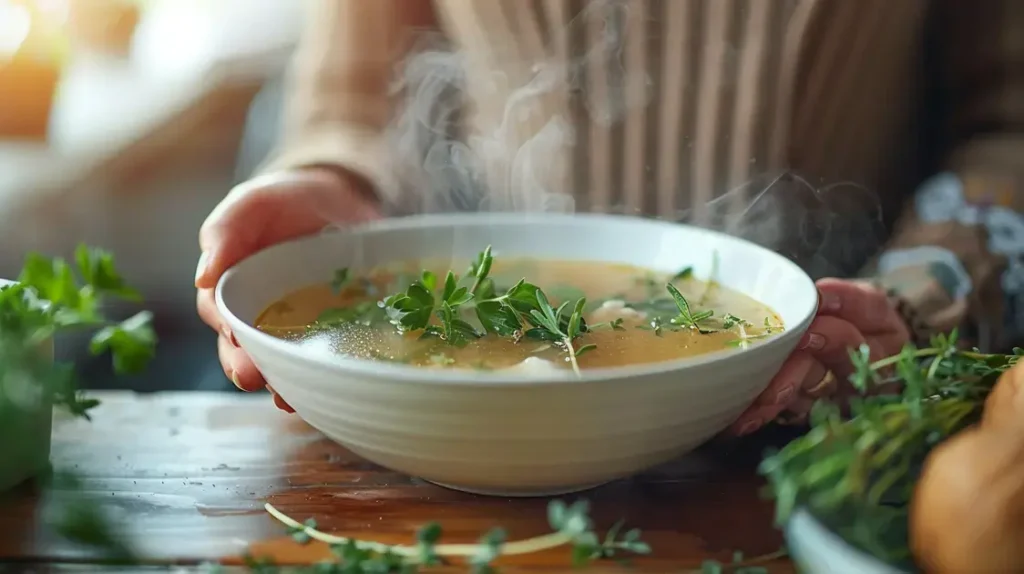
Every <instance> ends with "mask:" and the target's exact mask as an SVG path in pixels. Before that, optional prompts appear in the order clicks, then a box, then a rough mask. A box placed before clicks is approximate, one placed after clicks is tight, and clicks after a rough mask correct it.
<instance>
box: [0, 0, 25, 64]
mask: <svg viewBox="0 0 1024 574" xmlns="http://www.w3.org/2000/svg"><path fill="white" fill-rule="evenodd" d="M31 27H32V15H31V14H30V13H29V11H28V8H26V7H24V6H18V5H15V4H13V3H11V2H9V1H8V0H0V54H13V53H15V52H17V51H18V48H20V47H21V45H22V43H24V42H25V39H26V38H28V33H29V29H30V28H31Z"/></svg>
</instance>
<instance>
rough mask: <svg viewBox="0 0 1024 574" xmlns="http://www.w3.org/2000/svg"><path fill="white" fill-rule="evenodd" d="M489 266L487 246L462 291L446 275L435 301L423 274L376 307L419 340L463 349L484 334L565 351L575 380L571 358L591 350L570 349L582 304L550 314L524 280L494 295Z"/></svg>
mask: <svg viewBox="0 0 1024 574" xmlns="http://www.w3.org/2000/svg"><path fill="white" fill-rule="evenodd" d="M493 264H494V255H493V253H492V252H491V247H490V246H488V247H487V248H486V249H484V250H483V251H482V252H481V253H480V254H479V255H478V256H477V258H476V259H475V260H474V261H473V263H472V264H471V265H470V267H469V270H468V271H467V273H466V277H465V278H466V279H467V280H471V281H470V282H469V286H468V287H467V286H464V285H461V286H460V283H463V281H460V279H459V277H458V276H457V275H455V273H453V272H452V271H449V272H448V273H447V275H446V277H445V280H444V284H443V288H442V289H441V293H440V294H438V295H435V293H436V291H437V290H438V285H437V277H436V275H434V274H433V273H432V272H430V271H424V272H423V274H422V276H421V277H420V279H419V280H417V281H414V282H413V283H412V284H411V285H409V287H408V288H407V289H406V290H405V291H404V292H402V293H398V294H396V295H392V296H390V297H388V298H386V299H385V300H384V301H383V302H382V303H381V305H382V307H383V308H384V309H385V311H386V313H387V316H388V318H389V320H390V321H391V323H392V324H393V325H395V326H396V327H398V329H399V330H401V331H403V332H407V331H422V332H423V336H425V337H437V338H439V339H441V340H443V341H446V342H448V343H449V344H451V345H454V346H464V345H466V344H467V343H468V342H469V341H471V340H473V339H478V338H480V337H482V336H483V335H484V334H486V333H492V334H494V335H497V336H499V337H507V338H512V339H514V340H516V341H518V340H519V339H521V338H523V337H526V338H529V339H535V340H539V341H547V342H551V343H555V344H556V345H559V346H560V347H562V348H563V350H565V352H566V355H567V357H568V359H569V361H570V363H571V364H572V368H573V371H574V372H575V373H576V374H577V375H579V374H580V369H579V363H578V361H577V358H578V357H579V356H580V355H582V354H583V353H585V352H588V351H591V350H593V349H594V348H596V347H595V346H594V345H583V346H581V347H579V348H576V347H575V343H574V341H575V340H576V339H577V338H579V337H580V336H581V335H583V334H584V333H587V332H588V331H589V327H588V326H587V322H586V319H585V318H584V317H583V313H584V309H585V307H586V304H587V300H586V298H585V297H581V298H580V299H578V300H577V301H575V303H570V302H569V301H565V302H563V303H562V304H561V305H559V306H558V308H557V309H556V308H555V307H553V306H552V304H551V302H550V300H549V299H548V297H547V295H546V294H545V293H544V291H543V290H541V289H540V287H538V286H536V285H534V284H532V283H529V282H527V281H526V279H520V280H519V281H517V282H516V283H515V284H514V285H512V286H511V287H509V288H508V289H507V290H505V292H504V293H502V294H500V295H499V294H498V291H497V287H496V286H495V283H494V280H493V279H492V278H491V277H490V272H491V268H492V266H493ZM469 311H473V312H474V313H475V315H476V319H477V320H478V321H479V323H480V325H481V326H482V328H483V332H480V331H479V330H478V329H477V328H476V327H475V326H474V325H472V324H471V323H469V322H468V321H467V320H466V319H465V318H464V316H463V313H465V312H469Z"/></svg>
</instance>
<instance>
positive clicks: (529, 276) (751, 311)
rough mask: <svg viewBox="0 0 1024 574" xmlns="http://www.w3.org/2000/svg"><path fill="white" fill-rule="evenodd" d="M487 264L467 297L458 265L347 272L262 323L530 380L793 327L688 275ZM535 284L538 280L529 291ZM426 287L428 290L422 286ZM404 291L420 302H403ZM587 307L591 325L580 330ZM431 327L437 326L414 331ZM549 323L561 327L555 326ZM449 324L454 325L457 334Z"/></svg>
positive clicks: (352, 353)
mask: <svg viewBox="0 0 1024 574" xmlns="http://www.w3.org/2000/svg"><path fill="white" fill-rule="evenodd" d="M484 255H486V256H487V257H490V255H489V250H488V251H487V252H485V254H482V255H481V260H478V262H477V264H476V265H474V267H475V268H477V269H479V268H480V267H479V265H480V262H481V261H482V258H483V257H484ZM487 265H488V267H489V272H488V273H485V274H486V278H485V280H484V281H480V282H478V281H477V277H476V276H475V275H474V272H473V268H472V267H471V269H470V271H469V272H466V273H462V274H458V275H455V276H454V277H453V279H454V284H453V285H454V286H456V287H457V288H461V289H464V290H465V293H462V294H461V295H460V294H459V293H458V289H456V291H455V292H453V291H452V290H451V289H448V290H447V291H446V289H445V285H446V280H445V279H446V275H447V274H448V262H444V263H441V262H438V261H417V262H407V263H402V264H398V265H392V266H388V267H387V268H378V269H373V270H370V271H369V272H366V273H362V274H359V275H358V276H356V275H355V274H353V273H350V272H349V271H348V270H341V271H339V272H338V273H337V276H336V277H335V281H334V282H333V284H332V283H329V282H326V281H325V282H324V283H323V284H317V285H310V286H308V287H304V288H302V289H299V290H297V291H294V292H292V293H289V294H287V295H285V296H284V297H283V298H282V299H281V300H279V301H277V302H275V303H274V304H272V305H270V306H269V307H268V308H267V309H266V310H265V311H264V312H263V313H262V314H261V315H260V317H259V318H258V319H257V321H256V326H257V328H259V329H261V330H263V331H264V332H267V333H269V334H272V335H274V336H276V337H280V338H282V339H287V340H289V341H294V342H295V343H297V344H299V345H303V346H306V347H308V348H310V349H311V350H314V349H315V350H319V351H322V352H329V353H334V354H340V355H344V356H349V357H355V358H360V359H371V360H379V361H389V362H398V363H404V364H409V365H414V366H419V367H424V368H458V369H479V370H495V369H516V370H521V371H524V372H543V371H547V370H551V369H572V370H576V371H577V372H580V371H585V370H587V369H596V368H606V367H621V366H625V365H636V364H643V363H654V362H659V361H668V360H673V359H680V358H683V357H691V356H695V355H700V354H703V353H709V352H712V351H716V350H720V349H724V348H727V347H729V346H746V345H749V344H752V343H754V342H756V341H758V340H760V339H764V338H766V337H768V336H770V335H771V334H773V333H776V332H778V331H781V330H782V328H783V325H782V322H781V320H780V319H779V317H778V316H777V315H776V314H775V313H774V312H773V311H772V310H771V309H769V308H768V307H767V306H765V305H763V304H761V303H759V302H758V301H755V300H753V299H751V298H749V297H747V296H745V295H743V294H741V293H738V292H736V291H732V290H730V289H727V288H725V287H722V286H720V285H718V284H716V283H714V282H713V281H702V280H699V279H697V278H695V277H693V275H692V273H691V272H689V271H688V270H683V271H681V272H679V273H677V274H659V273H652V272H650V271H648V270H645V269H640V268H637V267H633V266H629V265H619V264H611V263H604V262H579V261H556V260H537V259H508V260H497V259H494V260H490V261H489V263H488V264H487ZM424 269H426V270H429V272H424V271H423V270H424ZM460 275H461V278H460ZM524 278H525V279H526V281H527V282H526V283H520V282H521V281H522V280H523V279H524ZM414 283H415V284H417V285H419V286H420V287H424V289H417V288H414V287H411V285H413V284H414ZM517 285H521V287H516V286H517ZM522 285H525V286H531V285H532V286H536V288H538V289H539V290H540V291H541V292H542V293H543V294H542V295H540V296H539V297H538V296H536V293H535V292H533V291H530V290H529V289H528V288H527V287H522ZM510 289H512V290H514V291H510ZM673 291H675V292H674V293H673ZM446 292H447V293H448V294H449V295H452V294H453V293H454V298H453V297H448V299H447V300H448V301H450V302H452V303H459V304H457V305H454V306H452V305H448V307H447V308H448V309H451V313H448V314H447V315H446V310H445V304H444V303H442V301H445V300H446V298H445V295H446ZM510 292H512V293H513V296H512V297H509V296H508V293H510ZM399 293H404V294H406V295H412V296H413V297H410V298H408V299H407V300H405V299H402V298H401V297H399V299H400V300H398V301H396V300H395V298H394V297H391V296H392V295H394V294H399ZM424 294H426V295H424ZM430 298H432V299H433V303H430V302H428V301H429V299H430ZM503 298H504V299H503ZM516 298H518V299H519V301H515V302H511V301H512V299H516ZM421 299H422V301H420V300H421ZM538 299H544V300H546V302H549V303H550V309H549V310H550V311H553V313H552V314H551V315H549V317H554V319H556V321H555V324H554V325H552V324H551V322H550V321H547V322H546V321H544V316H545V312H544V305H543V303H538ZM463 300H465V301H463ZM495 300H497V302H495ZM460 301H462V302H461V303H460ZM488 301H490V302H488ZM581 301H583V302H582V303H580V302H581ZM420 302H422V303H424V304H423V305H420V304H419V303H420ZM563 303H564V304H565V306H564V307H562V308H561V311H560V312H559V307H560V306H562V305H563ZM502 305H505V306H504V307H503V306H502ZM531 306H533V307H531ZM478 308H479V309H482V310H486V311H495V310H497V311H496V312H498V315H499V316H502V317H508V316H509V315H511V318H509V319H508V320H509V321H511V322H512V325H511V326H509V325H505V326H504V330H502V329H500V328H499V329H498V331H500V332H498V331H495V329H494V328H485V326H484V321H485V320H487V317H490V316H491V315H487V314H482V311H481V310H479V309H478ZM577 309H578V311H579V312H578V313H576V315H577V316H578V317H577V319H576V320H577V323H578V325H579V326H578V327H577V328H576V330H575V331H573V320H574V318H573V315H574V313H573V311H574V310H577ZM534 311H537V312H539V315H540V317H538V316H537V315H535V314H534ZM502 313H504V314H502ZM424 321H425V322H426V324H427V326H426V328H425V329H423V328H408V326H407V325H409V324H413V323H417V324H423V323H424ZM458 321H462V323H460V322H458ZM463 323H464V325H463ZM537 323H541V324H542V325H541V326H540V327H538V326H537ZM543 324H546V325H548V326H549V327H552V328H549V329H546V330H545V328H544V325H543ZM445 325H448V326H449V327H452V328H450V329H448V330H445ZM517 325H518V326H519V328H515V327H516V326H517ZM460 329H461V331H460ZM569 334H572V335H574V336H572V337H568V336H565V335H569Z"/></svg>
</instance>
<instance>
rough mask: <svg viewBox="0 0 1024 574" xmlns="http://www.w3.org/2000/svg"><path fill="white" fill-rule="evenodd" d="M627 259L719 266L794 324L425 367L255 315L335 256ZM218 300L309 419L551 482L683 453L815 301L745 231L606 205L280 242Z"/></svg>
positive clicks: (382, 457)
mask: <svg viewBox="0 0 1024 574" xmlns="http://www.w3.org/2000/svg"><path fill="white" fill-rule="evenodd" d="M487 245H492V246H493V249H494V253H495V256H496V257H507V256H526V257H535V258H544V259H560V260H589V261H608V262H620V263H629V264H633V265H637V266H640V267H644V268H648V269H651V270H654V271H662V272H675V271H678V270H679V269H681V268H683V267H685V266H687V265H692V266H694V270H695V272H696V273H697V275H698V276H707V275H708V274H709V272H710V267H711V261H712V253H713V251H717V252H718V254H719V258H720V262H721V263H720V269H719V273H718V276H717V279H718V281H720V282H721V283H722V284H723V285H726V286H728V287H731V288H733V289H737V290H739V291H740V292H743V293H745V294H747V295H749V296H751V297H754V298H755V299H757V300H759V301H762V302H763V303H765V304H767V305H769V306H771V307H772V308H773V309H774V310H775V311H776V312H777V313H778V314H779V315H780V316H781V318H782V319H783V321H784V323H785V325H786V326H787V330H786V331H785V332H783V333H781V334H780V335H777V336H775V337H773V338H770V339H767V340H764V341H763V342H760V343H759V344H755V345H752V346H751V347H750V348H748V349H742V350H740V349H729V350H725V351H720V352H716V353H712V354H708V355H703V356H699V357H695V358H690V359H685V360H678V361H671V362H665V363H658V364H650V365H642V366H635V367H622V368H614V369H600V370H591V371H585V372H584V375H583V377H582V378H579V379H577V378H574V377H573V376H572V374H571V373H569V372H566V373H565V374H564V375H562V374H556V375H551V376H546V377H540V378H538V377H537V376H535V375H534V376H530V375H523V374H509V373H480V372H472V371H465V372H458V371H438V370H423V369H416V368H413V367H409V366H404V365H396V364H385V363H377V362H370V361H362V360H354V359H346V358H342V357H336V356H321V355H318V354H315V353H314V352H312V351H308V350H306V349H304V348H301V347H300V346H298V345H295V344H292V343H288V342H286V341H282V340H279V339H276V338H273V337H271V336H269V335H266V334H264V333H262V332H260V331H259V330H257V329H255V328H253V327H252V323H253V321H254V320H255V319H256V317H257V315H258V314H259V313H260V312H261V311H262V310H263V309H264V308H265V307H266V306H267V305H269V304H270V303H272V302H273V301H275V300H276V299H278V298H280V297H281V296H282V295H284V294H285V293H287V292H289V291H291V290H293V289H296V288H298V287H302V286H305V285H309V284H313V283H316V282H324V281H328V280H329V279H330V277H331V276H332V273H333V271H334V270H335V269H337V268H340V267H350V268H353V269H360V268H369V267H373V266H376V265H381V264H387V263H392V262H395V261H401V260H409V259H416V258H437V257H446V256H449V255H450V256H452V257H453V259H454V260H456V261H458V264H459V269H461V268H462V266H464V265H465V264H466V262H467V261H469V260H470V259H471V258H473V257H474V256H475V255H476V254H477V253H478V252H479V251H480V250H481V249H483V248H484V247H485V246H487ZM216 294H217V306H218V308H219V309H220V312H221V313H222V314H223V316H224V317H225V319H226V321H227V323H228V325H229V326H230V328H231V329H233V331H234V334H235V337H236V338H237V340H238V342H239V344H240V345H241V346H242V347H243V348H244V349H245V350H246V351H248V353H249V354H250V356H251V357H252V358H253V361H254V362H255V363H256V366H257V367H258V368H259V369H260V371H262V373H263V374H264V376H265V377H266V379H267V381H268V383H269V384H270V385H271V386H273V387H274V389H275V390H276V391H277V392H278V393H280V394H281V396H282V397H283V398H284V399H285V400H287V401H288V403H289V404H290V405H291V406H292V407H294V408H295V410H296V412H297V413H298V414H299V415H300V416H302V418H303V419H305V420H306V421H307V422H309V424H311V425H312V426H314V427H316V428H317V429H319V430H320V431H322V432H323V433H324V434H325V435H327V436H328V437H330V438H331V439H333V440H335V441H337V442H339V443H341V444H342V445H344V446H346V447H348V448H349V449H351V450H352V451H354V452H356V453H358V454H360V455H362V456H363V457H365V458H367V459H369V460H371V461H373V462H376V463H378V464H381V465H383V466H386V467H389V468H392V469H394V470H397V471H400V472H403V473H406V474H410V475H413V476H418V477H421V478H423V479H426V480H429V481H432V482H435V483H438V484H442V485H447V486H450V487H453V488H457V489H461V490H466V491H470V492H477V493H484V494H497V495H504V496H516V495H519V496H530V495H553V494H561V493H566V492H572V491H577V490H582V489H586V488H589V487H592V486H596V485H598V484H601V483H604V482H608V481H611V480H614V479H617V478H621V477H625V476H628V475H631V474H633V473H636V472H638V471H641V470H644V469H647V468H649V467H652V466H654V465H657V464H660V463H663V462H666V461H668V460H670V459H673V458H675V457H678V456H680V455H682V454H684V453H686V452H688V451H690V450H691V449H693V448H695V447H696V446H698V445H700V444H701V443H702V442H704V441H706V440H707V439H709V438H711V437H712V436H713V435H715V434H717V433H719V432H720V431H722V430H723V429H724V428H725V427H727V426H728V425H729V424H730V423H731V422H732V421H734V420H735V419H736V417H737V416H739V415H740V414H741V413H742V411H743V410H744V409H745V408H746V407H747V406H748V405H749V404H751V402H752V401H753V400H754V398H756V397H757V395H758V394H759V393H760V392H761V391H762V390H763V389H764V388H765V387H766V386H767V384H768V382H769V380H770V379H771V377H772V375H774V374H775V372H777V371H778V369H779V367H780V366H781V365H782V362H783V361H784V360H785V358H786V356H787V355H788V354H789V353H790V352H792V350H793V349H794V347H795V346H796V344H797V342H798V340H799V339H800V337H801V335H802V334H803V332H804V330H805V329H806V328H807V326H808V325H809V323H810V321H811V319H812V318H813V315H814V312H815V309H816V307H817V291H816V289H815V287H814V284H813V282H812V281H811V280H810V278H809V277H808V276H807V275H806V274H804V273H803V272H802V271H801V270H800V269H799V268H798V267H797V266H796V265H795V264H793V263H792V262H790V261H788V260H787V259H785V258H784V257H782V256H780V255H777V254H775V253H773V252H771V251H769V250H767V249H764V248H762V247H759V246H757V245H754V244H752V243H749V242H747V241H744V240H740V239H736V238H733V237H729V236H726V235H723V234H720V233H716V232H712V231H707V230H703V229H699V228H695V227H689V226H685V225H678V224H672V223H667V222H660V221H654V220H646V219H639V218H631V217H621V216H607V215H556V214H458V215H425V216H415V217H409V218H401V219H391V220H384V221H380V222H376V223H373V224H370V225H367V226H363V227H359V228H354V229H351V230H348V231H340V232H332V233H326V234H321V235H318V236H314V237H309V238H306V239H301V240H298V241H293V242H290V243H285V244H282V245H277V246H275V247H272V248H270V249H267V250H265V251H262V252H260V253H257V254H256V255H254V256H252V257H250V258H249V259H246V260H245V261H243V262H241V263H239V264H238V265H237V266H235V267H234V268H233V269H231V270H229V271H228V272H227V273H226V274H225V275H224V276H223V278H222V279H221V281H220V283H219V284H218V286H217V292H216Z"/></svg>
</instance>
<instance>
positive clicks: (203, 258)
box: [195, 251, 210, 286]
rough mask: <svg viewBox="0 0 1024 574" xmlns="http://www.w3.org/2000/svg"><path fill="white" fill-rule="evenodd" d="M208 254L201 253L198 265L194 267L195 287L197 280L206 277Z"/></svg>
mask: <svg viewBox="0 0 1024 574" xmlns="http://www.w3.org/2000/svg"><path fill="white" fill-rule="evenodd" d="M209 261H210V254H209V253H207V252H206V251H203V254H202V255H200V256H199V263H198V264H197V265H196V281H195V282H196V285H197V286H198V284H199V280H200V279H202V278H203V276H204V275H206V267H207V266H208V265H209Z"/></svg>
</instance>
